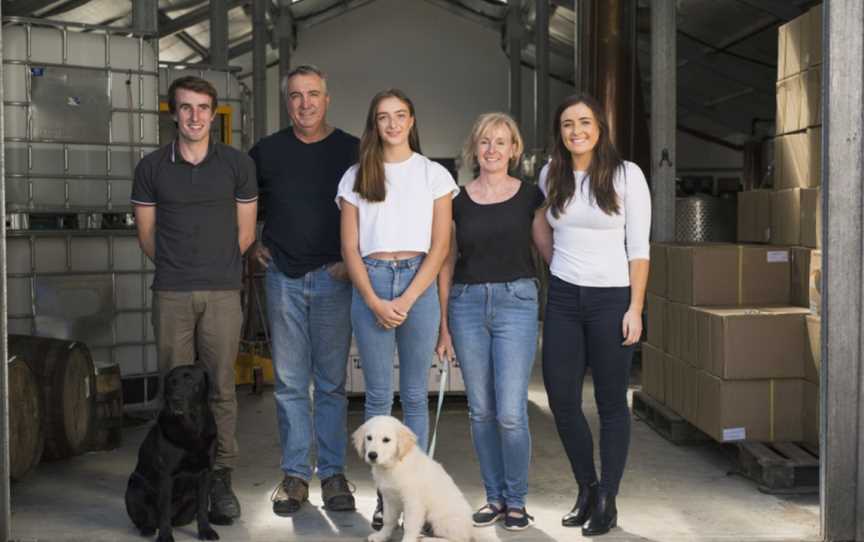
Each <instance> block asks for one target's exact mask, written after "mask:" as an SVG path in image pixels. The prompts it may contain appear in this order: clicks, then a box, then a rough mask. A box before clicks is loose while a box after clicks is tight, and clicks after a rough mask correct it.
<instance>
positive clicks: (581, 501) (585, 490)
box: [561, 482, 600, 527]
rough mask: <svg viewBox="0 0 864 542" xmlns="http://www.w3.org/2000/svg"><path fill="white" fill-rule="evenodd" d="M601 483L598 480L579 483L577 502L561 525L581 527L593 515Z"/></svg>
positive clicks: (562, 519)
mask: <svg viewBox="0 0 864 542" xmlns="http://www.w3.org/2000/svg"><path fill="white" fill-rule="evenodd" d="M599 487H600V485H599V484H598V483H597V482H594V483H593V484H582V483H580V484H579V495H578V496H577V497H576V504H574V505H573V509H572V510H570V512H568V513H567V514H565V515H564V517H563V518H561V525H563V526H565V527H581V526H582V524H583V523H585V522H586V521H588V518H589V517H591V512H593V511H594V507H595V506H596V504H597V490H598V488H599Z"/></svg>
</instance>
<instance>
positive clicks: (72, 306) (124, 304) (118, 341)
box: [6, 230, 158, 380]
mask: <svg viewBox="0 0 864 542" xmlns="http://www.w3.org/2000/svg"><path fill="white" fill-rule="evenodd" d="M6 250H7V281H8V282H7V284H8V288H7V292H8V297H7V307H8V327H9V333H23V334H32V335H41V336H47V337H55V338H61V339H71V340H77V341H81V342H84V343H86V344H87V346H88V347H89V348H90V352H91V353H92V354H93V359H94V361H96V362H105V363H117V364H118V365H119V366H120V371H121V374H122V377H123V379H124V380H125V379H130V378H141V377H145V376H147V375H156V374H158V364H157V358H156V346H155V339H154V336H153V328H152V325H151V323H150V314H151V293H150V284H151V282H152V281H153V269H154V268H153V264H152V262H150V260H148V259H147V258H146V256H144V254H143V253H142V252H141V249H140V248H139V247H138V239H137V237H136V235H135V232H134V231H127V230H117V231H106V230H101V231H98V230H97V231H79V230H68V231H59V232H35V231H31V232H12V233H9V234H8V235H7V239H6Z"/></svg>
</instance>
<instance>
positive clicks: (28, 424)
mask: <svg viewBox="0 0 864 542" xmlns="http://www.w3.org/2000/svg"><path fill="white" fill-rule="evenodd" d="M8 367H9V474H10V477H11V478H12V480H14V481H16V482H17V481H20V480H22V479H24V477H25V476H27V473H29V472H30V471H31V470H33V468H34V467H36V465H38V464H39V460H40V459H41V458H42V449H43V446H44V444H45V431H44V428H43V421H44V420H43V412H42V396H41V393H40V390H39V383H38V381H37V379H36V375H35V374H34V373H33V371H32V370H31V369H30V366H29V365H27V363H26V362H25V361H24V360H23V359H20V358H13V359H12V362H11V363H10V364H9V365H8Z"/></svg>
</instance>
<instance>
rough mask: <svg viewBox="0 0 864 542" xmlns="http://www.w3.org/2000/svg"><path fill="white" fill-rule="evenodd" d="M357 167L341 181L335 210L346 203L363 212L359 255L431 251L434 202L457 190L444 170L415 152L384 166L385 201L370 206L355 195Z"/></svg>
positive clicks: (452, 195) (360, 219)
mask: <svg viewBox="0 0 864 542" xmlns="http://www.w3.org/2000/svg"><path fill="white" fill-rule="evenodd" d="M357 168H358V166H357V164H355V165H353V166H351V167H350V168H348V171H346V172H345V174H344V175H343V176H342V180H341V181H339V190H338V191H337V192H336V205H339V206H340V208H341V201H342V200H343V199H344V200H345V201H347V202H348V203H350V204H351V205H354V206H355V207H357V210H358V213H359V229H360V231H359V234H360V255H361V256H368V255H369V254H372V253H375V252H398V251H415V252H429V247H430V245H431V244H432V209H433V207H434V204H435V200H436V199H438V198H440V197H442V196H445V195H447V194H450V196H451V197H455V196H456V194H458V193H459V187H458V186H456V182H455V181H454V180H453V176H452V175H450V172H448V171H447V170H446V169H445V168H444V166H442V165H441V164H439V163H437V162H433V161H432V160H430V159H428V158H426V157H425V156H423V155H422V154H417V153H416V152H415V153H414V154H412V155H411V158H408V159H407V160H405V161H403V162H385V163H384V175H385V177H386V187H387V196H386V198H384V201H378V202H370V201H367V200H365V199H363V198H361V197H360V194H358V193H357V192H355V191H354V181H355V180H356V178H357Z"/></svg>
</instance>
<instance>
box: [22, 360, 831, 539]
mask: <svg viewBox="0 0 864 542" xmlns="http://www.w3.org/2000/svg"><path fill="white" fill-rule="evenodd" d="M535 369H537V368H535ZM588 387H590V381H589V382H586V390H585V397H586V398H588V397H593V395H592V392H591V390H589V389H588ZM239 395H240V405H241V407H240V409H241V413H240V421H239V424H238V427H239V441H240V445H241V448H242V451H241V459H240V463H239V465H238V467H237V469H236V470H235V474H234V488H235V491H236V492H237V494H238V496H239V498H240V501H241V503H242V506H243V517H242V519H241V520H240V521H239V522H237V523H236V524H235V525H233V526H230V527H217V531H218V532H219V533H220V535H221V539H222V540H229V541H238V542H243V541H252V540H254V541H287V540H295V539H302V540H308V541H334V540H343V539H345V540H359V539H361V538H364V537H365V536H366V535H367V534H369V532H370V528H369V519H370V517H371V514H372V509H373V508H374V505H375V492H374V490H373V487H372V481H371V476H370V473H369V470H368V469H367V468H366V467H365V465H363V464H362V463H361V462H360V460H359V458H358V457H357V456H356V454H354V453H351V454H349V465H348V472H347V474H348V476H349V479H350V480H351V481H352V482H353V483H355V484H356V486H357V492H356V497H357V504H358V511H357V512H356V513H328V512H326V511H324V510H323V509H321V507H320V503H321V499H320V488H319V485H318V483H317V481H314V482H313V483H312V484H311V486H310V489H311V495H310V503H309V504H308V505H306V506H305V507H304V509H303V510H302V511H301V512H300V513H298V514H297V515H296V516H295V517H294V518H290V519H288V518H280V517H277V516H275V515H273V513H272V511H271V504H270V493H271V491H272V490H273V487H274V485H275V484H276V482H277V481H278V480H279V479H281V473H280V471H279V444H278V439H277V436H276V422H275V407H274V404H273V399H272V396H271V394H270V393H267V392H266V391H265V393H264V395H263V396H253V395H249V394H248V390H243V389H241V390H240V391H239ZM530 401H531V403H530V416H531V428H532V432H533V437H534V458H533V462H532V467H531V479H530V494H529V498H528V510H529V512H530V513H531V514H533V515H534V516H535V518H536V524H535V526H534V527H532V528H530V529H528V530H525V531H522V532H519V533H510V532H508V531H505V530H504V529H503V528H502V527H500V526H498V527H491V528H486V529H483V533H484V535H486V536H487V538H488V539H490V540H500V541H517V540H518V541H525V542H529V541H536V542H540V541H551V540H575V539H580V538H581V535H580V533H579V530H578V529H565V528H563V527H561V524H560V517H561V515H562V514H563V513H565V512H566V511H567V510H569V508H570V506H571V505H572V502H573V500H574V497H575V483H574V482H573V481H572V478H571V475H570V469H569V466H568V463H567V459H566V457H565V455H564V451H563V449H562V447H561V444H560V441H559V440H558V436H557V434H556V432H555V427H554V423H553V421H552V417H551V414H550V412H549V408H548V405H547V402H546V395H545V393H544V391H543V385H542V381H541V380H540V378H539V370H535V378H534V379H533V381H532V385H531V389H530ZM448 403H449V405H448V407H447V408H446V409H445V413H444V414H443V415H442V421H441V431H442V433H441V435H439V439H440V444H439V447H438V459H439V460H440V461H441V462H442V463H443V464H444V466H445V467H446V468H447V469H448V471H449V472H450V473H451V474H452V475H453V478H454V479H455V480H456V482H457V483H458V484H459V486H460V487H461V488H462V490H463V491H464V492H465V494H466V496H467V497H468V500H469V502H471V503H472V505H474V504H477V505H479V504H481V503H482V502H483V489H482V484H481V482H480V474H479V469H478V466H477V462H476V459H475V456H474V452H473V448H472V446H471V441H470V435H469V427H468V419H467V416H466V413H465V405H464V400H459V399H455V398H454V399H450V400H448ZM445 404H447V403H445ZM586 407H587V408H588V409H589V410H590V415H589V419H590V420H591V422H592V427H593V428H594V431H595V435H596V434H597V433H596V431H597V423H596V410H595V409H594V405H593V401H590V402H588V403H587V404H586ZM360 419H361V413H360V412H359V411H357V410H356V409H355V410H354V411H352V412H351V414H350V416H349V425H350V428H351V429H352V430H353V428H355V427H357V425H359V423H360ZM146 431H147V426H139V427H134V428H129V429H127V430H126V431H125V434H124V438H125V441H124V445H123V447H122V448H121V449H119V450H115V451H112V452H97V453H90V454H86V455H84V456H81V457H76V458H73V459H71V460H68V461H61V462H56V463H46V464H42V465H40V466H39V468H38V469H37V470H36V471H35V472H33V473H32V474H31V475H30V476H29V477H28V478H27V479H26V480H25V481H24V482H22V483H19V484H16V485H14V486H13V487H12V504H13V516H12V534H13V539H16V540H18V541H22V542H23V541H27V542H30V541H33V542H35V541H39V542H42V541H48V540H50V541H79V540H80V541H88V542H95V541H99V542H102V541H105V542H108V541H110V542H125V541H135V542H140V541H141V540H144V539H142V538H141V537H140V536H139V535H138V533H137V531H136V530H135V529H134V528H133V527H132V525H131V523H130V521H129V519H128V518H127V516H126V512H125V508H124V504H123V492H124V490H125V486H126V481H127V479H128V476H129V473H130V472H131V470H132V468H133V467H134V462H135V457H136V453H137V449H138V446H139V444H140V442H141V440H142V439H143V438H144V435H145V433H146ZM595 439H596V436H595ZM730 468H731V465H730V463H729V462H728V460H727V459H726V456H725V455H724V454H723V453H722V452H721V451H720V450H719V448H718V447H717V446H716V445H713V444H706V445H698V446H688V447H678V446H675V445H673V444H670V443H669V442H667V441H666V440H664V439H663V438H662V437H660V436H659V435H658V434H656V433H655V432H654V431H653V430H652V429H651V428H649V427H647V426H646V425H645V424H643V423H641V422H638V421H634V424H633V438H632V445H631V450H630V459H629V464H628V468H627V472H626V474H625V477H624V481H623V483H622V487H621V494H620V496H619V498H618V509H619V528H617V529H615V530H614V531H612V532H611V533H609V534H608V535H606V536H605V537H603V538H601V540H608V541H623V540H627V541H630V540H640V541H656V542H661V541H662V542H666V541H682V542H683V541H724V542H731V541H736V542H737V541H749V540H753V541H756V540H760V541H761V540H775V541H779V540H783V541H790V542H791V541H804V540H819V526H818V524H819V499H818V497H817V496H816V495H810V496H805V497H778V496H771V495H765V494H762V493H760V492H759V491H758V490H757V489H756V487H755V485H754V484H753V483H752V482H750V481H748V480H745V479H743V478H741V477H739V476H735V475H729V474H727V473H728V471H729V470H730ZM175 538H176V539H177V540H178V541H181V540H194V539H196V534H195V529H194V525H190V526H187V527H183V528H180V529H177V530H176V531H175Z"/></svg>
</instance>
